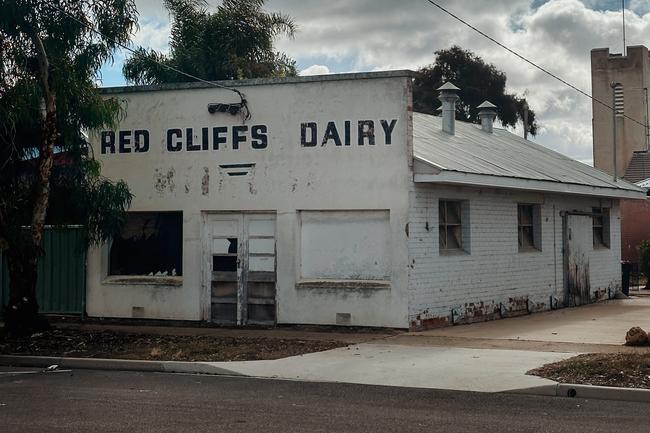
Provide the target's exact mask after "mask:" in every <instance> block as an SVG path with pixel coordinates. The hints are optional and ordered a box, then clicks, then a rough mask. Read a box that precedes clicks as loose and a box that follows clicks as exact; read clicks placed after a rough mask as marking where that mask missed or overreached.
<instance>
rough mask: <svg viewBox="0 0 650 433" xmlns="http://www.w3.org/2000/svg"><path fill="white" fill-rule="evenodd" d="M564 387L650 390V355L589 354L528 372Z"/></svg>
mask: <svg viewBox="0 0 650 433" xmlns="http://www.w3.org/2000/svg"><path fill="white" fill-rule="evenodd" d="M528 374H531V375H535V376H541V377H545V378H547V379H551V380H555V381H556V382H560V383H577V384H585V385H601V386H616V387H625V388H646V389H650V352H648V351H645V352H643V353H589V354H584V355H578V356H575V357H573V358H569V359H567V360H564V361H560V362H555V363H552V364H547V365H544V366H542V367H539V368H536V369H534V370H531V371H529V372H528Z"/></svg>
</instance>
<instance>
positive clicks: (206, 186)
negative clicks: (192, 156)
mask: <svg viewBox="0 0 650 433" xmlns="http://www.w3.org/2000/svg"><path fill="white" fill-rule="evenodd" d="M209 192H210V169H209V168H208V167H203V177H202V178H201V194H203V195H208V193H209Z"/></svg>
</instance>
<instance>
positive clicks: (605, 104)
mask: <svg viewBox="0 0 650 433" xmlns="http://www.w3.org/2000/svg"><path fill="white" fill-rule="evenodd" d="M426 1H428V2H429V3H431V4H432V5H433V6H435V7H437V8H438V9H440V10H441V11H443V12H444V13H446V14H447V15H449V16H450V17H452V18H454V19H456V20H458V21H460V22H461V23H463V24H465V25H466V26H467V27H469V28H470V29H472V30H474V31H475V32H477V33H478V34H480V35H481V36H483V37H485V38H487V39H489V40H490V41H492V42H494V43H495V44H497V45H498V46H500V47H501V48H503V49H504V50H506V51H508V52H510V53H512V54H514V55H515V56H517V57H519V58H520V59H521V60H523V61H524V62H526V63H528V64H529V65H531V66H533V67H535V68H537V69H539V70H540V71H542V72H544V73H545V74H547V75H549V76H551V77H553V78H555V79H556V80H558V81H559V82H561V83H562V84H564V85H566V86H568V87H570V88H572V89H573V90H575V91H576V92H578V93H580V94H582V95H584V96H586V97H587V98H589V99H591V100H593V101H595V102H597V103H599V104H600V105H602V106H604V107H606V108H609V109H610V110H612V111H614V107H612V106H611V105H609V104H607V103H606V102H603V101H601V100H600V99H598V98H594V97H593V96H592V95H590V94H589V93H587V92H585V91H584V90H582V89H580V88H578V87H576V86H574V85H573V84H571V83H569V82H568V81H566V80H565V79H563V78H561V77H559V76H557V75H555V74H554V73H552V72H551V71H549V70H548V69H545V68H543V67H542V66H539V65H538V64H537V63H535V62H533V61H532V60H528V59H527V58H526V57H524V56H522V55H521V54H519V53H518V52H516V51H514V50H513V49H511V48H509V47H507V46H506V45H504V44H502V43H501V42H499V41H497V40H496V39H494V38H493V37H492V36H490V35H488V34H486V33H485V32H483V31H482V30H480V29H478V28H476V27H474V26H473V25H471V24H470V23H468V22H467V21H465V20H464V19H462V18H460V17H459V16H458V15H455V14H454V13H453V12H450V11H449V10H447V9H445V8H444V7H442V6H440V5H439V4H438V3H436V2H435V1H433V0H426ZM623 117H625V118H627V119H630V120H631V121H632V122H634V123H638V124H639V125H641V126H643V127H644V128H647V127H648V125H646V124H645V123H642V122H640V121H638V120H636V119H634V118H632V117H630V116H628V115H627V114H623Z"/></svg>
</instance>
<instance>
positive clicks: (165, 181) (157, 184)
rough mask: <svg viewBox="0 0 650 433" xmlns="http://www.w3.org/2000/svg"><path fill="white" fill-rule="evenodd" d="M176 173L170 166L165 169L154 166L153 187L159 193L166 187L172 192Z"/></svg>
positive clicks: (163, 191) (162, 192)
mask: <svg viewBox="0 0 650 433" xmlns="http://www.w3.org/2000/svg"><path fill="white" fill-rule="evenodd" d="M175 175H176V170H174V168H173V167H172V168H170V169H169V170H167V171H164V170H163V169H161V168H156V169H155V170H154V184H153V186H154V188H155V189H156V191H158V193H159V194H161V195H162V194H164V193H165V190H166V189H169V192H174V190H175V189H176V183H175V181H174V176H175Z"/></svg>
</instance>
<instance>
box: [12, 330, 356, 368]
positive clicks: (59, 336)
mask: <svg viewBox="0 0 650 433" xmlns="http://www.w3.org/2000/svg"><path fill="white" fill-rule="evenodd" d="M345 345H346V343H345V342H342V341H337V340H307V339H304V340H303V339H283V338H268V337H249V336H246V337H239V336H237V337H233V336H213V335H198V336H179V335H153V334H135V333H123V332H115V331H85V330H77V329H53V330H52V331H48V332H44V333H39V334H34V335H32V336H31V337H26V338H9V337H0V354H3V355H33V356H67V357H75V358H118V359H144V360H156V361H250V360H262V359H279V358H285V357H287V356H294V355H302V354H305V353H311V352H320V351H324V350H330V349H334V348H337V347H342V346H345Z"/></svg>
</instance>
